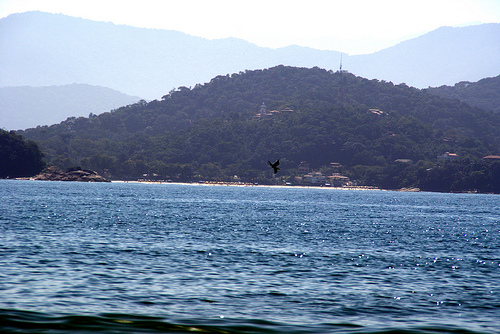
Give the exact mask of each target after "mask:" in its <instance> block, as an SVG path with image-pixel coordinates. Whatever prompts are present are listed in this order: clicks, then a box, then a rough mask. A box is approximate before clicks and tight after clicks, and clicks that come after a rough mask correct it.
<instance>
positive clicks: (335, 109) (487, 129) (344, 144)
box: [22, 66, 500, 191]
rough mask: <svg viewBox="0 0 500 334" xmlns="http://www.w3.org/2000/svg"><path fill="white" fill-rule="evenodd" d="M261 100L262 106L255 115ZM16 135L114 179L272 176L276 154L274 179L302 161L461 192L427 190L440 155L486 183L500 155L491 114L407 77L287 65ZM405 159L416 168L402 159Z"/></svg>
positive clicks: (370, 180)
mask: <svg viewBox="0 0 500 334" xmlns="http://www.w3.org/2000/svg"><path fill="white" fill-rule="evenodd" d="M262 103H264V104H265V105H266V107H267V113H266V114H265V115H257V114H258V113H259V112H260V107H261V105H262ZM271 111H276V112H271ZM22 134H23V136H24V137H26V138H28V139H32V140H35V141H37V142H38V143H39V144H40V146H41V148H42V150H43V152H44V154H45V155H46V157H47V160H48V162H49V163H51V164H55V165H58V166H59V167H62V168H66V167H69V166H74V165H81V166H82V167H84V168H88V169H94V170H97V171H98V172H100V173H102V174H104V175H106V176H108V177H114V178H120V179H128V178H140V177H142V175H143V174H148V175H157V177H158V178H164V177H165V178H166V177H168V178H179V179H182V180H193V179H197V178H201V179H228V178H230V177H234V175H238V177H239V178H240V179H242V180H245V181H258V182H271V180H273V182H274V181H276V180H275V179H272V176H271V175H270V173H269V170H268V167H269V166H267V160H273V159H278V158H279V159H281V165H280V166H281V167H282V169H281V171H280V173H279V174H278V176H281V177H285V178H287V180H289V179H291V178H293V177H294V176H296V175H298V169H297V167H298V165H299V163H300V162H301V161H307V162H308V163H309V164H310V166H311V168H313V169H316V170H323V172H324V173H330V172H331V170H329V169H328V168H330V166H331V165H330V163H332V162H334V163H339V164H341V165H343V169H342V173H343V174H345V175H348V176H349V177H350V178H351V179H356V180H357V181H358V183H363V184H367V185H376V186H381V187H387V188H399V187H407V186H420V187H423V188H424V189H425V188H426V186H427V185H428V187H427V188H428V189H429V190H463V189H462V188H467V187H468V188H480V187H479V185H478V184H477V182H476V184H475V185H469V184H468V183H467V184H461V183H460V182H465V181H463V180H462V181H460V182H459V183H458V184H457V182H458V181H456V180H451V181H450V182H452V183H453V182H455V183H453V184H454V185H453V186H452V184H451V183H450V184H446V185H442V186H440V187H438V189H434V188H433V185H435V184H436V182H434V179H433V178H436V177H438V178H440V179H442V178H441V177H440V176H439V175H438V174H436V173H437V172H440V171H442V170H441V169H439V168H435V167H436V166H437V165H436V159H437V156H438V155H443V154H444V153H445V152H451V153H454V154H457V156H458V157H460V158H461V161H465V160H467V161H475V162H477V163H478V164H479V165H480V166H479V165H478V166H479V167H477V166H476V167H477V168H476V167H474V168H475V169H474V170H476V169H479V170H480V172H481V173H482V174H481V175H485V176H484V177H485V178H486V180H490V178H491V177H492V176H491V175H490V174H491V173H492V172H491V171H492V170H495V169H494V168H497V167H498V166H497V165H498V164H497V165H494V164H493V165H492V166H493V167H492V168H493V169H492V168H490V167H491V166H490V167H488V166H486V167H484V166H483V161H482V160H481V158H482V157H484V156H487V155H495V154H496V155H498V154H500V152H499V148H500V115H499V114H497V113H492V112H487V111H484V110H481V109H479V108H474V107H471V106H469V105H467V104H465V103H462V102H460V101H458V100H450V99H446V98H442V97H439V96H436V95H432V94H430V93H428V92H426V91H422V90H419V89H416V88H411V87H408V86H406V85H404V84H403V85H393V84H392V83H390V82H380V81H377V80H367V79H364V78H360V77H356V76H354V75H352V74H350V73H347V72H332V71H326V70H323V69H320V68H312V69H308V68H295V67H285V66H278V67H273V68H270V69H266V70H256V71H246V72H240V73H235V74H232V75H226V76H218V77H216V78H214V79H212V80H211V81H210V82H209V83H206V84H204V85H196V86H195V87H193V88H187V87H179V88H178V89H176V90H173V91H171V92H169V93H168V94H167V95H165V96H163V98H162V99H161V100H159V101H158V100H155V101H152V102H149V103H147V102H145V101H141V102H139V103H137V104H133V105H129V106H126V107H122V108H120V109H117V110H113V111H111V112H107V113H103V114H100V115H91V116H90V117H88V118H84V117H80V118H70V119H68V120H66V121H64V122H62V123H60V124H57V125H53V126H50V127H48V126H43V127H37V128H36V129H28V130H26V131H24V132H23V133H22ZM401 159H406V160H401ZM408 159H410V160H412V161H413V164H411V163H404V164H403V165H402V164H401V161H408ZM464 159H465V160H464ZM396 160H398V161H399V162H396ZM495 166H497V167H495ZM432 170H435V171H434V172H433V171H432ZM498 172H500V168H498ZM419 173H420V174H419ZM495 175H496V174H495ZM467 182H469V183H470V182H472V181H470V180H469V181H467ZM482 182H483V183H486V185H481V187H483V188H484V189H483V188H481V189H480V190H481V191H482V190H484V191H494V190H492V189H491V187H492V186H491V182H489V181H482ZM453 187H454V188H453ZM488 187H489V188H488Z"/></svg>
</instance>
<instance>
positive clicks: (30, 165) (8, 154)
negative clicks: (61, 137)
mask: <svg viewBox="0 0 500 334" xmlns="http://www.w3.org/2000/svg"><path fill="white" fill-rule="evenodd" d="M42 157H43V155H42V153H41V151H40V149H39V148H38V145H37V144H36V143H35V142H33V141H31V140H25V139H24V138H23V137H21V136H20V135H17V134H16V133H15V132H14V131H11V132H8V131H5V130H2V129H0V179H4V178H7V177H9V178H15V177H29V176H34V175H36V174H38V173H39V172H40V171H41V170H42V169H43V167H44V166H45V163H44V162H43V159H42Z"/></svg>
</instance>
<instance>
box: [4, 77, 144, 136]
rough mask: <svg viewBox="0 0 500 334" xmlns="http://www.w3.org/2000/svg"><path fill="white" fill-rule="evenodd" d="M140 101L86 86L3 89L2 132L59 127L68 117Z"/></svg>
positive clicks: (99, 112) (100, 111) (99, 111)
mask: <svg viewBox="0 0 500 334" xmlns="http://www.w3.org/2000/svg"><path fill="white" fill-rule="evenodd" d="M139 100H140V98H139V97H137V96H129V95H125V94H123V93H120V92H118V91H116V90H113V89H111V88H106V87H98V86H91V85H86V84H70V85H61V86H46V87H29V86H20V87H0V128H4V129H7V130H20V129H26V128H29V127H36V126H38V125H51V124H56V123H59V122H61V121H63V120H65V119H66V118H68V117H79V116H85V117H87V116H88V115H89V114H90V113H93V114H101V113H103V112H106V111H110V110H111V109H116V108H119V107H122V106H124V105H128V104H131V103H134V102H137V101H139Z"/></svg>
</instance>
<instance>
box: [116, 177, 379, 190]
mask: <svg viewBox="0 0 500 334" xmlns="http://www.w3.org/2000/svg"><path fill="white" fill-rule="evenodd" d="M111 183H137V184H177V185H192V186H217V187H223V186H225V187H261V188H305V189H332V190H380V191H382V190H386V189H380V188H376V187H371V186H348V187H332V186H314V185H282V184H253V183H244V182H210V181H204V182H168V181H151V180H147V181H146V180H145V181H140V180H137V181H123V180H112V181H111Z"/></svg>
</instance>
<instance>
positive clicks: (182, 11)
mask: <svg viewBox="0 0 500 334" xmlns="http://www.w3.org/2000/svg"><path fill="white" fill-rule="evenodd" d="M32 10H40V11H44V12H50V13H62V14H65V15H70V16H76V17H82V18H85V19H91V20H95V21H106V22H113V23H115V24H126V25H131V26H136V27H146V28H157V29H169V30H177V31H182V32H184V33H187V34H190V35H193V36H200V37H205V38H208V39H216V38H224V37H237V38H241V39H244V40H247V41H249V42H252V43H255V44H257V45H259V46H265V47H271V48H277V47H282V46H287V45H292V44H295V45H300V46H308V47H312V48H316V49H321V50H335V51H341V52H346V53H349V54H361V53H371V52H375V51H378V50H380V49H383V48H386V47H389V46H392V45H394V44H396V43H398V42H400V41H402V40H405V39H408V38H412V37H416V36H419V35H422V34H424V33H426V32H429V31H431V30H434V29H437V28H439V27H441V26H463V25H470V24H478V23H489V22H496V23H498V22H500V0H342V1H339V0H329V1H328V0H303V1H290V0H287V1H284V0H252V1H247V0H174V1H171V0H163V1H162V0H140V1H128V0H0V17H5V16H7V15H9V14H12V13H20V12H26V11H32Z"/></svg>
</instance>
